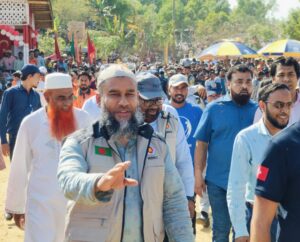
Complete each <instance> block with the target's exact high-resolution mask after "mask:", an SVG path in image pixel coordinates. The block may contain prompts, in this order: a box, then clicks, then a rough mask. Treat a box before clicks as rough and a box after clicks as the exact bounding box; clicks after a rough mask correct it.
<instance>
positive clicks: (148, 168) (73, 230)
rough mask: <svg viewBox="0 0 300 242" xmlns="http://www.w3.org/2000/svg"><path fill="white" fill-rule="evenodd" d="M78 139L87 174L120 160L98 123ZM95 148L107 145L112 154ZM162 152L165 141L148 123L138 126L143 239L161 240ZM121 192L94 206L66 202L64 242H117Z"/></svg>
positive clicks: (164, 155) (117, 191)
mask: <svg viewBox="0 0 300 242" xmlns="http://www.w3.org/2000/svg"><path fill="white" fill-rule="evenodd" d="M83 132H84V131H83ZM78 140H79V142H80V144H81V146H82V150H83V154H85V156H86V161H87V163H88V167H89V173H105V172H107V171H108V170H109V169H111V168H112V167H113V166H114V165H115V164H117V163H119V162H122V161H121V159H120V157H119V154H118V152H117V148H116V146H115V144H114V143H113V142H111V141H110V140H109V137H108V135H107V132H106V130H105V129H104V128H99V124H98V123H96V124H95V125H94V131H93V135H85V138H83V137H80V138H78ZM99 147H105V148H109V149H110V150H111V153H112V156H108V155H99V152H97V151H96V150H97V149H99ZM166 152H167V149H166V144H165V142H164V141H163V140H162V138H160V137H159V136H158V135H156V134H154V133H153V129H152V128H151V126H150V125H143V126H141V128H140V129H139V135H138V138H137V161H138V171H139V176H140V192H141V198H142V201H143V206H142V212H143V214H142V218H143V231H142V234H143V235H144V241H145V242H162V241H163V239H164V233H165V232H164V224H163V209H162V208H163V194H164V192H163V184H164V174H165V172H164V169H165V164H164V162H165V157H166ZM97 153H98V154H97ZM125 194H126V189H122V190H115V191H114V192H113V195H112V198H111V200H110V201H109V202H100V201H99V203H98V204H97V205H95V206H90V205H85V204H82V203H81V204H80V203H76V202H73V201H72V202H71V203H69V204H68V213H67V219H66V240H65V241H69V242H71V241H72V242H75V241H76V242H83V241H86V242H87V241H88V242H120V241H121V237H122V231H123V212H124V201H125V196H126V195H125Z"/></svg>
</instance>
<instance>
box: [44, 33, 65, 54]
mask: <svg viewBox="0 0 300 242" xmlns="http://www.w3.org/2000/svg"><path fill="white" fill-rule="evenodd" d="M58 45H59V48H60V51H61V52H62V51H63V50H64V49H65V48H66V42H65V40H64V39H62V38H60V37H59V38H58ZM39 50H40V51H42V52H44V53H45V56H48V55H51V54H53V53H54V33H53V32H52V31H50V30H48V31H47V32H46V33H44V34H42V35H40V36H39Z"/></svg>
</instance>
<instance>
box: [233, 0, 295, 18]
mask: <svg viewBox="0 0 300 242" xmlns="http://www.w3.org/2000/svg"><path fill="white" fill-rule="evenodd" d="M228 1H229V3H230V4H231V6H233V7H234V6H236V4H237V0H228ZM276 2H277V10H276V11H275V13H274V15H273V16H274V17H275V18H278V19H286V18H287V17H288V13H289V11H290V10H291V9H293V8H296V7H300V1H298V0H276Z"/></svg>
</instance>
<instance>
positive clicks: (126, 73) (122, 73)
mask: <svg viewBox="0 0 300 242" xmlns="http://www.w3.org/2000/svg"><path fill="white" fill-rule="evenodd" d="M114 77H128V78H130V79H132V80H134V81H136V77H135V75H134V74H133V72H132V71H131V70H129V69H128V68H127V67H125V66H123V65H120V64H112V65H109V66H108V67H107V68H105V69H104V70H103V71H101V72H100V75H99V76H98V79H97V85H98V86H99V85H100V83H101V82H103V81H106V80H108V79H111V78H114Z"/></svg>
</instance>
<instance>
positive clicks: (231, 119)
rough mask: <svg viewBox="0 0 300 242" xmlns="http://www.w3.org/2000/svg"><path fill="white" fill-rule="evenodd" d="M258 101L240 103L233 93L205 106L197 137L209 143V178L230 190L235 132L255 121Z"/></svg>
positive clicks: (207, 176)
mask: <svg viewBox="0 0 300 242" xmlns="http://www.w3.org/2000/svg"><path fill="white" fill-rule="evenodd" d="M256 109H257V104H256V103H254V102H253V101H251V100H250V101H249V103H247V104H246V105H244V106H240V105H237V104H236V103H235V102H234V101H232V99H231V97H230V96H229V95H227V96H224V97H221V98H219V99H217V100H216V101H214V102H212V103H210V104H208V105H207V107H206V108H205V110H204V112H203V114H202V117H201V120H200V123H199V125H198V127H197V130H196V133H195V135H194V137H195V138H196V139H197V140H200V141H203V142H206V143H208V154H207V170H206V177H205V179H206V180H207V181H209V182H211V183H213V184H215V185H217V186H219V187H221V188H223V189H225V190H227V183H228V175H229V170H230V162H231V154H232V149H233V142H234V139H235V136H236V135H237V133H238V132H239V131H241V130H242V129H244V128H246V127H248V126H250V125H251V124H252V123H253V119H254V114H255V112H256Z"/></svg>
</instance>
